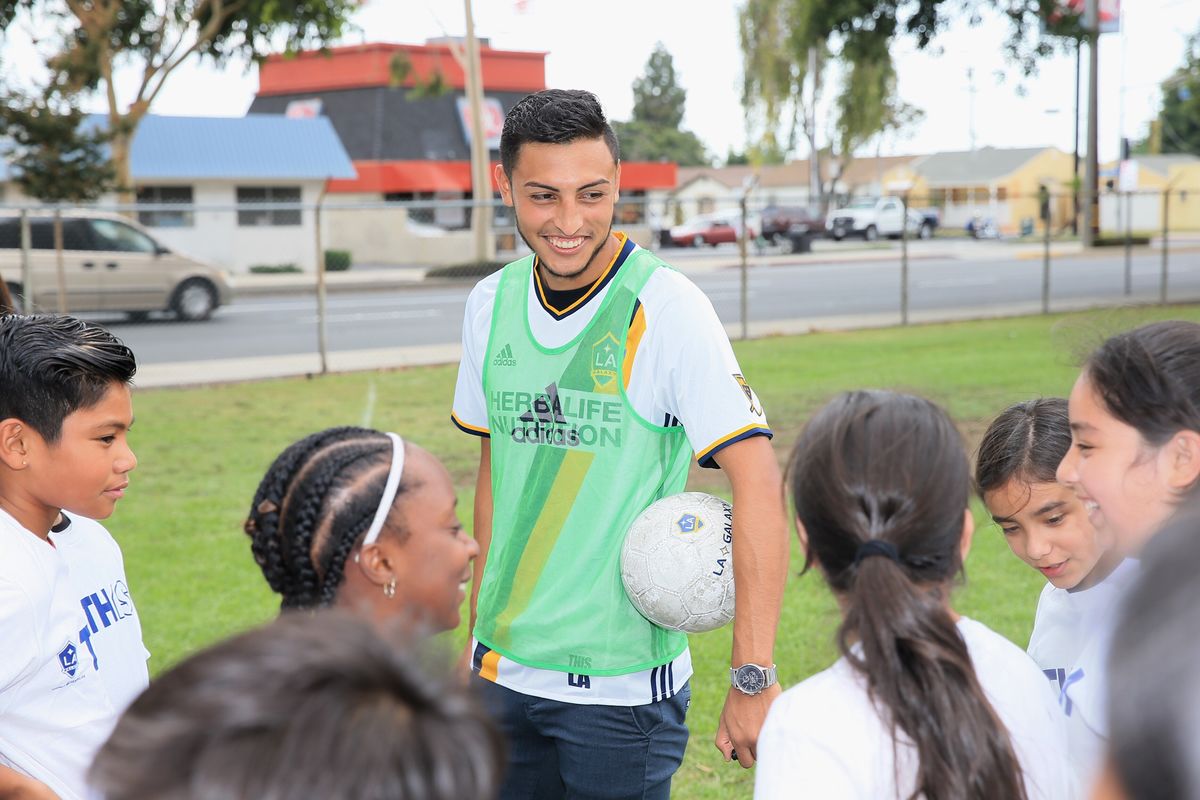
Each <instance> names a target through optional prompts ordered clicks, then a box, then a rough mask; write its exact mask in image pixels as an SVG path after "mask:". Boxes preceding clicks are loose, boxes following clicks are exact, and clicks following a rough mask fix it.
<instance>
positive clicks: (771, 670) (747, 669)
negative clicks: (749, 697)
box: [729, 664, 775, 694]
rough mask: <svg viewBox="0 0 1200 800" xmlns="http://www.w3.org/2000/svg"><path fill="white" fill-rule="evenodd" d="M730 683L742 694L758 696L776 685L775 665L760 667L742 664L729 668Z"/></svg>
mask: <svg viewBox="0 0 1200 800" xmlns="http://www.w3.org/2000/svg"><path fill="white" fill-rule="evenodd" d="M729 682H730V683H731V684H732V685H733V688H735V689H737V690H738V691H739V692H741V693H742V694H758V693H759V692H761V691H762V690H763V689H766V688H767V687H768V686H774V685H775V665H774V664H772V665H771V666H769V667H760V666H759V665H758V664H742V665H741V666H740V667H730V668H729Z"/></svg>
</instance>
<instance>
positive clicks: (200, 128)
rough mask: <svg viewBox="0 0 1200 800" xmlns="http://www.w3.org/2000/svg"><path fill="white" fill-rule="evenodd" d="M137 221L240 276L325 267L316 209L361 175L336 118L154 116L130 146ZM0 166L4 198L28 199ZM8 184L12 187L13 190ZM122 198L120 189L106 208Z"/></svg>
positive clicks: (143, 124)
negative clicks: (332, 186)
mask: <svg viewBox="0 0 1200 800" xmlns="http://www.w3.org/2000/svg"><path fill="white" fill-rule="evenodd" d="M130 172H131V173H132V178H133V182H134V187H135V191H136V197H137V203H138V208H137V209H136V212H135V213H136V216H137V219H138V220H139V221H140V222H141V223H142V224H143V225H145V226H147V227H148V228H150V230H151V232H152V233H153V235H154V236H155V237H156V238H158V239H159V240H161V242H162V243H163V244H165V245H166V246H168V247H170V248H172V249H176V250H179V251H181V252H183V253H186V254H188V255H191V256H193V257H195V258H198V259H200V260H202V261H205V262H208V263H210V264H213V265H215V266H219V267H223V268H225V269H228V270H230V271H232V272H245V271H247V270H248V269H249V268H250V267H251V266H254V265H259V264H262V265H280V264H292V265H295V266H296V267H299V268H300V269H303V270H313V269H316V263H317V258H316V256H317V244H316V239H317V237H316V225H315V214H314V211H313V210H312V206H313V205H315V204H316V203H317V201H318V199H319V198H320V196H321V194H322V191H323V189H324V187H325V185H326V181H328V180H329V179H331V178H353V177H355V175H356V173H355V170H354V166H353V164H352V163H351V161H350V158H349V157H348V156H347V155H346V151H345V149H344V148H343V147H342V143H341V140H340V139H339V138H338V135H337V133H336V131H334V129H333V126H332V125H331V124H330V123H329V120H328V119H326V118H324V117H317V118H313V119H292V118H288V117H285V116H282V115H275V114H251V115H247V116H245V117H168V116H158V115H148V116H147V117H145V118H144V119H143V120H142V122H141V124H139V125H138V128H137V132H136V133H135V134H134V138H133V142H132V145H131V152H130ZM9 178H10V176H8V175H7V174H6V172H5V171H0V191H2V194H0V202H5V203H8V204H16V203H18V202H21V198H20V196H19V192H17V191H16V189H15V187H14V186H11V185H10V186H8V187H5V186H4V182H6V181H7V180H8V179H9ZM6 188H7V190H6V191H5V189H6ZM116 202H117V198H116V196H115V195H110V196H108V197H105V198H103V200H102V202H101V203H100V205H101V206H102V207H103V206H105V205H112V204H115V203H116Z"/></svg>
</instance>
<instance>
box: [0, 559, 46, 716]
mask: <svg viewBox="0 0 1200 800" xmlns="http://www.w3.org/2000/svg"><path fill="white" fill-rule="evenodd" d="M36 618H37V614H36V613H35V611H34V609H33V604H32V602H31V601H30V599H29V596H28V595H27V594H26V593H25V591H24V590H23V589H22V588H21V587H20V586H18V585H16V584H14V583H12V582H10V581H5V580H0V653H3V654H4V657H3V658H0V715H3V714H4V712H5V711H6V710H7V709H8V707H9V705H10V703H11V700H12V694H11V692H12V690H13V687H14V686H15V685H16V684H18V683H20V682H21V680H22V679H23V678H25V677H26V676H27V675H28V674H29V672H30V671H31V670H32V669H33V668H34V666H35V665H36V664H37V656H38V652H37V644H38V640H39V637H38V634H37V625H36V622H35V620H36Z"/></svg>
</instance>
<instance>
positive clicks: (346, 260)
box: [325, 250, 351, 272]
mask: <svg viewBox="0 0 1200 800" xmlns="http://www.w3.org/2000/svg"><path fill="white" fill-rule="evenodd" d="M350 264H351V260H350V251H349V250H326V251H325V271H326V272H345V271H346V270H348V269H350Z"/></svg>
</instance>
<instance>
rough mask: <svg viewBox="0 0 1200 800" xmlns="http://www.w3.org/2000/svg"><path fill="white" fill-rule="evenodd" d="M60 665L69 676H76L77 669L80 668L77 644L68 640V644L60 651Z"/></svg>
mask: <svg viewBox="0 0 1200 800" xmlns="http://www.w3.org/2000/svg"><path fill="white" fill-rule="evenodd" d="M58 665H59V666H60V667H62V671H63V672H64V673H66V675H67V677H68V678H74V677H75V671H76V670H77V669H79V651H78V650H76V649H75V645H73V644H71V643H70V642H67V646H66V647H64V648H63V649H62V650H59V651H58Z"/></svg>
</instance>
